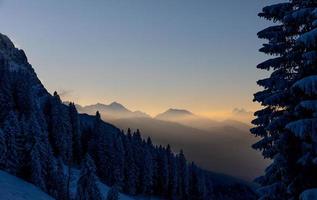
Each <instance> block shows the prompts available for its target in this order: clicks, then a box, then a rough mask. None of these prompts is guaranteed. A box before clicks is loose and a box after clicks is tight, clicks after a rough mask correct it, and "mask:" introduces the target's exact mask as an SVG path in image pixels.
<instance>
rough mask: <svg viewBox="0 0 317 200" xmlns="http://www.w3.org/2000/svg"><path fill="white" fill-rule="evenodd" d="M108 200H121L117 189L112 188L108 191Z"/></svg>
mask: <svg viewBox="0 0 317 200" xmlns="http://www.w3.org/2000/svg"><path fill="white" fill-rule="evenodd" d="M106 200H119V192H118V188H117V187H111V189H110V190H109V191H108V194H107V199H106Z"/></svg>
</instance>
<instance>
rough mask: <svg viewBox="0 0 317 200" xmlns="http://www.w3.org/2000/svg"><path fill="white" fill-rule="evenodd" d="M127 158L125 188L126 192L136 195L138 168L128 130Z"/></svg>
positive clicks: (126, 139) (126, 141)
mask: <svg viewBox="0 0 317 200" xmlns="http://www.w3.org/2000/svg"><path fill="white" fill-rule="evenodd" d="M124 147H125V156H124V161H125V165H124V172H125V179H124V182H125V186H124V191H125V192H127V193H129V194H132V195H135V194H136V190H137V188H136V183H137V178H138V176H137V169H136V168H137V166H136V164H135V160H134V154H133V146H132V135H131V130H130V129H128V132H127V135H126V137H125V138H124Z"/></svg>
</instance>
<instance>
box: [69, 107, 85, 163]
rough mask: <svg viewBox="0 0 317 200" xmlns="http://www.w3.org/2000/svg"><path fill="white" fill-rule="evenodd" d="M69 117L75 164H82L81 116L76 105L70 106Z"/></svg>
mask: <svg viewBox="0 0 317 200" xmlns="http://www.w3.org/2000/svg"><path fill="white" fill-rule="evenodd" d="M69 117H70V124H71V130H72V139H73V141H72V143H73V145H72V147H73V150H72V157H73V161H74V163H75V164H80V158H81V156H82V145H81V128H80V122H79V115H78V112H77V109H76V106H75V104H74V103H70V104H69Z"/></svg>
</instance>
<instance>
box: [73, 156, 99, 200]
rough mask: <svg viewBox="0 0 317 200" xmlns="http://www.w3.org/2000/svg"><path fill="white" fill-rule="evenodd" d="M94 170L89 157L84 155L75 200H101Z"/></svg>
mask: <svg viewBox="0 0 317 200" xmlns="http://www.w3.org/2000/svg"><path fill="white" fill-rule="evenodd" d="M95 172H96V168H95V164H94V162H93V160H92V159H91V157H90V156H89V155H86V157H85V159H84V160H83V162H82V166H81V171H80V178H79V180H78V184H77V194H76V200H91V199H94V200H101V199H102V196H101V194H100V191H99V188H98V185H97V177H96V174H95Z"/></svg>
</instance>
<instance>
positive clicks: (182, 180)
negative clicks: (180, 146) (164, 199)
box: [177, 150, 189, 199]
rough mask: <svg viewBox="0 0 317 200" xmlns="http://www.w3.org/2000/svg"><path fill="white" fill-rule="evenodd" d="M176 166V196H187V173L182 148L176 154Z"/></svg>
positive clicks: (185, 197) (183, 197) (184, 197)
mask: <svg viewBox="0 0 317 200" xmlns="http://www.w3.org/2000/svg"><path fill="white" fill-rule="evenodd" d="M177 166H178V170H177V171H178V196H179V197H180V198H181V199H187V198H188V191H189V183H188V179H189V174H188V165H187V160H186V158H185V155H184V153H183V150H181V151H180V152H179V154H178V155H177Z"/></svg>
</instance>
